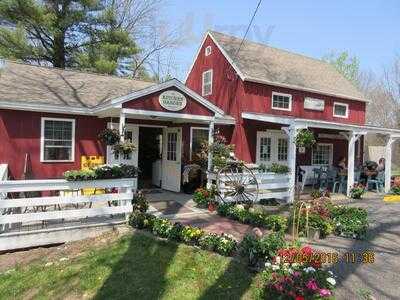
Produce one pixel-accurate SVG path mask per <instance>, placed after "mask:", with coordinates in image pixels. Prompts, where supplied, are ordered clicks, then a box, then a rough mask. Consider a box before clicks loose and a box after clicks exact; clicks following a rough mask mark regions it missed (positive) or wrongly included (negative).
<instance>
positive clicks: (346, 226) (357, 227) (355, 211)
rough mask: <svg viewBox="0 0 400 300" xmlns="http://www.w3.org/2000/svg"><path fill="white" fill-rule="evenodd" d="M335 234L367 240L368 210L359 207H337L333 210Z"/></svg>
mask: <svg viewBox="0 0 400 300" xmlns="http://www.w3.org/2000/svg"><path fill="white" fill-rule="evenodd" d="M331 216H332V220H333V222H334V226H335V234H336V235H340V236H344V237H350V238H354V239H363V238H365V236H366V234H367V230H368V213H367V210H365V209H363V208H358V207H346V206H336V207H333V208H332V209H331Z"/></svg>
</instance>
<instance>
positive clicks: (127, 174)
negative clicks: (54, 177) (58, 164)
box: [64, 164, 138, 181]
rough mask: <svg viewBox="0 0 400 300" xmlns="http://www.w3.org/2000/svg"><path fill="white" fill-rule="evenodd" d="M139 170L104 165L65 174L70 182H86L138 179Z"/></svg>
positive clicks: (129, 167) (126, 166)
mask: <svg viewBox="0 0 400 300" xmlns="http://www.w3.org/2000/svg"><path fill="white" fill-rule="evenodd" d="M137 175H138V169H137V168H136V167H135V166H129V165H124V164H121V165H112V166H108V165H103V166H99V167H95V168H93V169H90V170H71V171H66V172H64V178H65V179H66V180H68V181H86V180H99V179H118V178H136V177H137Z"/></svg>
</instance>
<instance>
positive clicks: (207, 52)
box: [204, 46, 211, 56]
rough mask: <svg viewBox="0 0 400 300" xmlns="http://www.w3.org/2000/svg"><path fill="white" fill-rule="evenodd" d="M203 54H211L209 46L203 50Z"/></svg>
mask: <svg viewBox="0 0 400 300" xmlns="http://www.w3.org/2000/svg"><path fill="white" fill-rule="evenodd" d="M204 52H205V53H204V54H205V56H209V55H211V46H207V47H206V49H205V50H204Z"/></svg>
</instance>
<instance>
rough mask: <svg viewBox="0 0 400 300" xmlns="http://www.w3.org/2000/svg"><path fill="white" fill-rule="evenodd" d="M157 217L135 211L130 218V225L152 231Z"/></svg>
mask: <svg viewBox="0 0 400 300" xmlns="http://www.w3.org/2000/svg"><path fill="white" fill-rule="evenodd" d="M154 222H155V217H154V216H153V215H150V214H146V213H143V212H140V211H138V210H137V211H134V212H133V213H132V214H131V215H130V216H129V225H131V226H132V227H134V228H138V229H150V230H152V228H153V224H154Z"/></svg>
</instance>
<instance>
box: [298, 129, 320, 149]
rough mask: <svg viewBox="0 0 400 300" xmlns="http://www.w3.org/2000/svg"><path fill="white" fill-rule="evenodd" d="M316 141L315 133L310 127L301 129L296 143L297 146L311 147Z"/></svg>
mask: <svg viewBox="0 0 400 300" xmlns="http://www.w3.org/2000/svg"><path fill="white" fill-rule="evenodd" d="M315 143H316V140H315V137H314V133H313V132H312V131H311V130H308V129H301V130H299V132H298V133H297V135H296V138H295V144H296V146H297V147H305V148H310V147H312V146H313V145H314V144H315Z"/></svg>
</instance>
